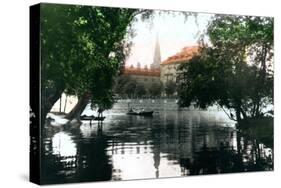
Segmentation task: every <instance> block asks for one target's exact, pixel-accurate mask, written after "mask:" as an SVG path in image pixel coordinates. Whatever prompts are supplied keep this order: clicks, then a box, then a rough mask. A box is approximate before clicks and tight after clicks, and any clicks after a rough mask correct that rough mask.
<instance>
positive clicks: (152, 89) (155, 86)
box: [148, 82, 163, 97]
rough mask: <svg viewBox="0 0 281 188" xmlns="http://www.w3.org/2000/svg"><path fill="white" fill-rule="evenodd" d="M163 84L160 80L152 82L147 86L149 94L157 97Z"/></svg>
mask: <svg viewBox="0 0 281 188" xmlns="http://www.w3.org/2000/svg"><path fill="white" fill-rule="evenodd" d="M162 90H163V85H162V83H161V82H154V83H152V84H151V85H150V86H149V88H148V93H149V94H150V96H153V97H159V96H160V95H161V93H162Z"/></svg>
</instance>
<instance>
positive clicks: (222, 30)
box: [178, 15, 273, 121]
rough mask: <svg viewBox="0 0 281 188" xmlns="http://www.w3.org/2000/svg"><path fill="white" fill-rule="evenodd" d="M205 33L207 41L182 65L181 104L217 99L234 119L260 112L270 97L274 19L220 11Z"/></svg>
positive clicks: (261, 113)
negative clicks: (233, 14)
mask: <svg viewBox="0 0 281 188" xmlns="http://www.w3.org/2000/svg"><path fill="white" fill-rule="evenodd" d="M207 34H208V36H209V39H210V42H211V46H210V47H207V46H205V47H202V51H201V54H200V56H196V57H194V58H192V59H191V60H190V61H189V62H188V63H186V64H184V65H182V66H181V67H180V70H181V71H182V72H183V80H182V81H181V83H180V85H179V89H178V93H179V96H180V101H179V102H180V105H181V106H189V105H190V104H191V103H192V102H195V104H196V105H197V106H199V107H201V108H206V107H208V106H210V105H212V104H219V105H220V106H221V107H222V108H227V109H229V110H230V111H234V112H235V113H236V120H238V121H239V120H240V119H241V118H244V119H246V118H247V117H258V116H262V115H263V110H264V109H265V107H266V106H267V105H269V104H272V102H273V69H272V66H273V19H272V18H260V17H249V16H238V17H237V16H221V15H218V16H216V17H215V18H214V19H213V20H212V22H211V23H210V25H209V26H208V29H207ZM231 116H233V115H230V117H231Z"/></svg>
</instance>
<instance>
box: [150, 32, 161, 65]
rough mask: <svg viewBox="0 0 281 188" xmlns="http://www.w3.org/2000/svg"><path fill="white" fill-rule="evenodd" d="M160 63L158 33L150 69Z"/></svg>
mask: <svg viewBox="0 0 281 188" xmlns="http://www.w3.org/2000/svg"><path fill="white" fill-rule="evenodd" d="M160 63H161V53H160V45H159V38H158V34H157V36H156V43H155V49H154V57H153V63H152V64H151V66H150V67H151V69H159V68H160Z"/></svg>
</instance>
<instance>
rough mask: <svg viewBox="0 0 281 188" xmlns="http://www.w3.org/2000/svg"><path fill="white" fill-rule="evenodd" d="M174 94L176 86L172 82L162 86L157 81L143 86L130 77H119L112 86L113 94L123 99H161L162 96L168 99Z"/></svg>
mask: <svg viewBox="0 0 281 188" xmlns="http://www.w3.org/2000/svg"><path fill="white" fill-rule="evenodd" d="M175 92H176V84H175V83H174V82H172V81H169V82H167V83H165V84H163V83H162V82H161V81H160V80H159V81H154V82H151V83H147V84H145V83H143V82H140V81H137V80H136V79H135V78H132V77H130V76H120V77H119V78H118V79H117V80H116V83H115V86H114V93H116V94H118V95H119V96H121V97H124V98H127V97H129V98H136V97H161V96H162V95H164V94H165V95H166V96H168V97H169V96H173V95H174V94H175Z"/></svg>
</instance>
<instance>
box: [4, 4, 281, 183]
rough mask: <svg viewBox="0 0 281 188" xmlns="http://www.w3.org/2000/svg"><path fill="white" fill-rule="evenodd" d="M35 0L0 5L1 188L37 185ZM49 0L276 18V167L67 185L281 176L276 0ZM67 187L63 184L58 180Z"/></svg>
mask: <svg viewBox="0 0 281 188" xmlns="http://www.w3.org/2000/svg"><path fill="white" fill-rule="evenodd" d="M38 2H39V1H36V0H27V1H22V0H21V1H16V0H9V1H8V0H7V1H3V2H1V6H0V20H1V22H0V24H1V28H0V32H1V34H0V45H1V53H0V66H1V68H0V76H1V78H0V81H1V85H0V86H1V90H0V91H1V92H0V94H1V98H0V99H1V103H0V104H1V105H0V115H1V116H0V117H1V123H0V126H1V129H0V146H1V147H0V149H1V153H0V167H1V169H0V178H1V181H0V187H23V188H24V187H35V186H36V185H34V184H31V183H29V182H28V173H29V172H28V151H29V148H28V147H29V136H28V135H29V130H28V128H29V127H28V125H29V119H28V117H29V114H28V113H29V101H28V98H29V93H28V92H29V90H28V87H29V84H28V81H29V69H28V64H29V50H28V48H29V38H28V36H29V31H28V28H29V19H28V17H29V14H28V9H29V5H32V4H35V3H38ZM46 2H52V3H68V4H84V5H104V6H118V7H131V8H151V9H169V10H185V11H195V12H210V13H225V14H229V13H231V14H246V15H259V16H271V17H275V96H276V97H275V150H274V153H275V171H274V172H267V173H262V172H260V173H243V174H230V175H209V176H196V177H195V176H194V177H187V178H169V179H161V180H141V181H122V182H111V183H83V184H68V185H67V187H77V186H78V185H79V186H82V185H83V186H84V187H92V186H99V187H101V188H102V187H112V186H122V188H131V187H136V188H140V187H147V186H157V187H158V186H159V187H161V186H162V187H196V188H200V187H227V188H232V187H235V188H237V187H238V186H239V187H255V188H257V187H263V188H264V187H272V186H273V187H276V186H275V184H277V182H278V178H279V177H281V176H280V175H281V174H280V144H281V142H280V126H279V124H278V122H281V121H280V97H279V96H281V95H280V75H281V74H280V71H281V67H280V66H281V65H280V64H279V62H280V42H281V39H280V34H281V29H280V24H281V20H280V19H281V15H279V11H280V10H279V9H278V7H280V5H278V0H267V1H262V0H231V1H227V0H195V1H192V0H190V1H187V0H172V1H171V0H166V1H164V0H153V1H152V0H142V1H137V0H135V1H132V0H76V1H75V0H60V1H59V0H56V1H54V0H48V1H46ZM60 186H61V187H66V185H60Z"/></svg>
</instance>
